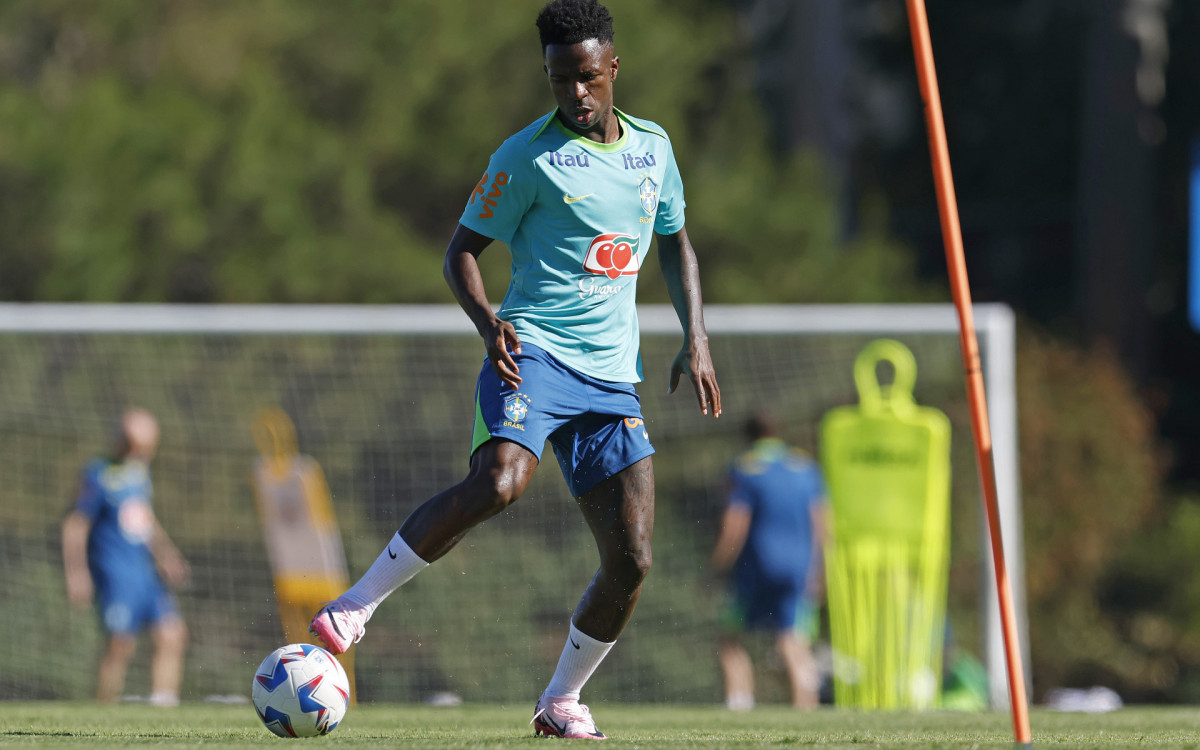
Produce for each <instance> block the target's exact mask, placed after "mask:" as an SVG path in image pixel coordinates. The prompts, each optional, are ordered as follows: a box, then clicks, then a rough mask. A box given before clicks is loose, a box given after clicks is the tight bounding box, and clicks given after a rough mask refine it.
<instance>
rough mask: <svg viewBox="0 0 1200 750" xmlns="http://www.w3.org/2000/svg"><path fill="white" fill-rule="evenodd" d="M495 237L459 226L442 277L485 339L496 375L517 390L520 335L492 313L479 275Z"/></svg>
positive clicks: (449, 249) (447, 253)
mask: <svg viewBox="0 0 1200 750" xmlns="http://www.w3.org/2000/svg"><path fill="white" fill-rule="evenodd" d="M490 244H492V238H491V237H487V236H485V235H482V234H480V233H479V232H476V231H474V230H472V229H468V228H467V227H464V226H463V225H462V224H459V225H458V229H456V230H455V231H454V236H453V237H451V238H450V246H449V247H447V248H446V262H445V264H444V265H443V266H442V274H443V275H444V276H445V277H446V283H447V284H449V285H450V291H452V292H453V293H454V298H455V299H457V300H458V304H459V305H460V306H462V309H463V311H464V312H465V313H466V314H467V317H469V318H470V319H471V322H472V323H474V324H475V330H476V331H478V332H479V335H480V336H481V337H482V338H483V343H484V346H485V347H486V348H487V355H488V359H489V360H491V362H492V367H493V368H495V370H496V374H497V375H499V376H500V379H501V380H503V381H504V382H505V383H507V384H508V385H510V386H512V387H513V388H516V387H517V386H518V385H520V384H521V376H520V374H519V370H518V368H517V363H516V361H515V360H514V359H513V357H512V355H513V354H520V353H521V341H520V339H518V338H517V332H516V331H515V330H514V329H513V327H512V324H511V323H509V322H508V321H507V320H500V318H498V317H496V314H495V313H493V312H492V306H491V305H490V304H489V303H488V299H487V293H486V292H485V291H484V288H483V275H482V274H480V272H479V254H480V253H482V252H483V251H484V248H486V247H487V246H488V245H490Z"/></svg>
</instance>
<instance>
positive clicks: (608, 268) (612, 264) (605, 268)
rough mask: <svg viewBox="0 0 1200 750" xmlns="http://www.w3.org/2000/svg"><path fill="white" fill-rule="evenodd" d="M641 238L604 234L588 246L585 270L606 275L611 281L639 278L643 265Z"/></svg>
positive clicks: (616, 233)
mask: <svg viewBox="0 0 1200 750" xmlns="http://www.w3.org/2000/svg"><path fill="white" fill-rule="evenodd" d="M640 242H641V238H640V237H635V236H633V235H630V234H622V233H620V232H609V233H608V234H602V235H600V236H599V237H597V238H596V239H594V240H592V242H591V244H590V245H588V249H587V255H586V256H584V259H583V270H585V271H589V272H591V273H599V274H604V275H605V276H607V277H608V278H610V279H615V278H617V277H618V276H637V273H638V271H640V270H641V267H642V263H641V261H640V260H639V259H638V244H639V243H640Z"/></svg>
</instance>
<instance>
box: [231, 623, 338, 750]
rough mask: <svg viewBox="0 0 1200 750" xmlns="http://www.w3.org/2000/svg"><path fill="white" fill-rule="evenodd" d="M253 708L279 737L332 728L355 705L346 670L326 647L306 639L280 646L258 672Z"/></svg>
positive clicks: (316, 733)
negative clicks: (312, 643)
mask: <svg viewBox="0 0 1200 750" xmlns="http://www.w3.org/2000/svg"><path fill="white" fill-rule="evenodd" d="M251 694H252V696H253V699H254V710H255V711H257V712H258V718H260V719H262V723H263V725H264V726H266V728H267V729H270V730H271V731H272V732H274V733H275V734H277V735H279V736H280V737H315V736H317V735H318V734H329V733H330V732H332V731H333V730H334V728H335V727H337V725H338V724H339V723H340V722H341V720H342V718H343V717H345V715H346V708H347V707H348V706H349V705H350V680H349V679H347V677H346V670H344V669H342V665H341V664H338V661H337V659H335V658H333V655H332V654H330V653H329V652H328V651H326V650H325V649H323V648H321V647H320V646H312V645H309V644H307V643H293V644H291V645H288V646H284V647H283V648H277V649H275V650H274V651H272V652H271V655H270V656H268V657H267V658H266V659H263V663H262V664H260V665H259V667H258V671H257V672H255V673H254V686H253V690H252V692H251Z"/></svg>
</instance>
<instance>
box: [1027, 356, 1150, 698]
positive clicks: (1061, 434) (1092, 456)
mask: <svg viewBox="0 0 1200 750" xmlns="http://www.w3.org/2000/svg"><path fill="white" fill-rule="evenodd" d="M1018 363H1019V364H1018V393H1019V394H1020V407H1019V408H1020V422H1021V436H1020V440H1021V482H1022V495H1023V507H1024V515H1025V549H1026V563H1025V564H1026V583H1027V586H1028V597H1029V599H1028V606H1029V617H1030V630H1031V632H1032V633H1034V634H1035V636H1034V637H1032V638H1031V646H1032V653H1033V660H1034V664H1035V665H1036V667H1035V669H1034V679H1035V681H1036V682H1035V684H1036V685H1038V686H1040V687H1041V689H1046V688H1050V687H1054V686H1057V685H1063V684H1072V683H1080V682H1082V683H1083V684H1085V685H1091V684H1096V683H1097V682H1099V683H1112V684H1113V686H1114V687H1119V688H1121V689H1122V691H1123V692H1124V693H1125V695H1126V696H1130V695H1133V694H1138V693H1144V692H1145V691H1146V690H1147V689H1148V688H1149V687H1151V685H1150V684H1148V683H1147V682H1146V678H1147V673H1146V672H1145V671H1144V669H1143V666H1144V664H1143V663H1142V662H1143V660H1142V659H1141V658H1140V656H1139V654H1138V651H1137V647H1136V646H1135V645H1134V644H1132V643H1130V642H1129V641H1128V640H1127V639H1126V638H1125V637H1124V634H1123V633H1122V631H1121V629H1120V627H1119V621H1118V620H1116V619H1114V618H1113V617H1109V616H1106V614H1105V613H1104V612H1103V611H1102V601H1101V596H1100V594H1101V592H1102V589H1103V581H1104V578H1105V576H1106V574H1107V573H1108V572H1109V571H1111V570H1112V569H1113V567H1114V565H1115V564H1116V563H1117V561H1118V558H1119V554H1118V553H1119V551H1120V550H1122V549H1123V548H1124V547H1125V546H1126V545H1127V544H1132V543H1134V541H1135V537H1136V535H1137V534H1138V533H1139V532H1140V531H1141V530H1143V529H1145V528H1146V527H1147V526H1148V525H1149V522H1150V515H1149V514H1150V511H1151V510H1152V509H1153V508H1154V506H1155V504H1156V503H1157V502H1158V500H1159V497H1158V486H1159V473H1160V472H1159V466H1158V462H1157V459H1156V456H1155V454H1154V422H1153V419H1152V416H1151V414H1150V413H1149V412H1148V410H1147V409H1146V408H1145V407H1144V406H1143V405H1142V403H1141V401H1140V399H1139V397H1138V395H1137V393H1136V391H1135V389H1134V386H1133V384H1132V382H1131V380H1130V379H1129V377H1128V376H1127V375H1126V374H1125V373H1124V371H1123V370H1122V369H1121V367H1120V365H1119V364H1118V363H1117V361H1116V358H1115V356H1113V355H1112V353H1111V352H1107V351H1105V350H1102V349H1100V350H1093V351H1081V350H1078V349H1076V348H1073V347H1070V346H1067V345H1064V344H1062V343H1060V342H1055V341H1052V340H1050V339H1046V338H1042V337H1039V336H1027V337H1025V339H1024V341H1023V342H1022V344H1021V346H1020V348H1019V352H1018ZM1146 549H1149V548H1148V547H1147V548H1146Z"/></svg>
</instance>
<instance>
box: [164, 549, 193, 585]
mask: <svg viewBox="0 0 1200 750" xmlns="http://www.w3.org/2000/svg"><path fill="white" fill-rule="evenodd" d="M158 568H159V571H160V572H161V573H162V576H163V578H164V579H165V580H166V582H167V585H168V586H170V587H171V588H173V589H182V588H185V587H186V586H187V585H188V584H189V583H191V580H192V567H191V566H190V565H188V562H187V560H184V559H183V555H179V554H167V555H163V559H162V561H161V562H160V563H159V565H158Z"/></svg>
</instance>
